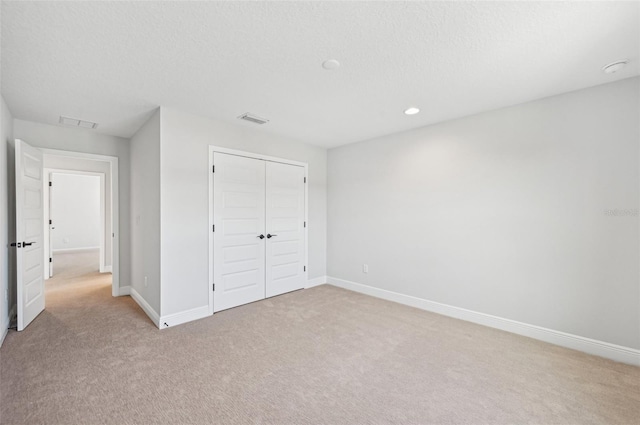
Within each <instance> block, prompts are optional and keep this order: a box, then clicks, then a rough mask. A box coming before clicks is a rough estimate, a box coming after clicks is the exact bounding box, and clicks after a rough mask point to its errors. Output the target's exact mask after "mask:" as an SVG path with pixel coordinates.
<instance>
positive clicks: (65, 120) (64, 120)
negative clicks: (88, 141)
mask: <svg viewBox="0 0 640 425" xmlns="http://www.w3.org/2000/svg"><path fill="white" fill-rule="evenodd" d="M59 122H60V124H64V125H69V126H71V127H82V128H90V129H96V128H98V123H95V122H91V121H83V120H79V119H77V118H69V117H63V116H62V115H61V116H60V120H59Z"/></svg>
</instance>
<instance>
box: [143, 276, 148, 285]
mask: <svg viewBox="0 0 640 425" xmlns="http://www.w3.org/2000/svg"><path fill="white" fill-rule="evenodd" d="M147 286H149V279H148V278H147V276H145V277H144V287H145V288H146V287H147Z"/></svg>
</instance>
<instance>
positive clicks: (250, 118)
mask: <svg viewBox="0 0 640 425" xmlns="http://www.w3.org/2000/svg"><path fill="white" fill-rule="evenodd" d="M238 118H239V119H241V120H245V121H249V122H252V123H254V124H266V123H268V122H269V120H268V119H266V118H260V117H259V116H257V115H253V114H250V113H248V112H247V113H246V114H242V115H240V116H239V117H238Z"/></svg>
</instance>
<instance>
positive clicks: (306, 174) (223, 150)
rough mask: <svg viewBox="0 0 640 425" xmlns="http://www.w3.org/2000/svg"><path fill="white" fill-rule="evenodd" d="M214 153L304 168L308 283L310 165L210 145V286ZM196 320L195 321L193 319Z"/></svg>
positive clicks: (211, 307) (210, 270)
mask: <svg viewBox="0 0 640 425" xmlns="http://www.w3.org/2000/svg"><path fill="white" fill-rule="evenodd" d="M214 152H218V153H226V154H230V155H236V156H244V157H247V158H253V159H261V160H263V161H271V162H278V163H281V164H289V165H296V166H298V167H302V168H304V179H305V181H306V183H305V185H304V221H305V223H307V225H306V227H305V228H304V264H305V266H306V271H305V272H304V279H305V280H306V281H307V282H308V278H309V226H310V225H311V224H310V222H309V164H308V163H306V162H300V161H293V160H289V159H284V158H278V157H275V156H268V155H261V154H257V153H253V152H246V151H240V150H236V149H229V148H223V147H219V146H214V145H209V171H208V173H209V229H208V230H209V282H208V284H209V285H212V284H213V283H214V282H213V276H214V270H213V267H214V264H213V237H214V235H213V231H212V229H213V226H214V224H215V221H214V217H213V191H214V187H213V185H214V176H215V173H213V172H212V167H213V166H214V165H215V164H214V163H213V154H214ZM305 287H308V286H305ZM208 291H209V315H212V314H213V297H214V293H213V290H209V289H208ZM193 320H195V319H193Z"/></svg>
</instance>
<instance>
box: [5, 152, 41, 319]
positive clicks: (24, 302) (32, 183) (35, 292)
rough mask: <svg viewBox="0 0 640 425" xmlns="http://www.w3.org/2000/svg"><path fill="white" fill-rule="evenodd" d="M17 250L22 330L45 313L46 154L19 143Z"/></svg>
mask: <svg viewBox="0 0 640 425" xmlns="http://www.w3.org/2000/svg"><path fill="white" fill-rule="evenodd" d="M15 153H16V158H15V163H16V242H15V243H13V244H12V246H14V247H15V249H16V271H17V273H16V274H17V291H16V292H17V306H16V307H17V314H18V330H19V331H21V330H23V329H24V328H25V327H26V326H27V325H28V324H29V323H31V321H33V319H35V318H36V316H37V315H38V314H40V313H41V312H42V311H43V310H44V278H43V275H42V270H43V264H42V261H43V256H44V252H43V249H44V227H43V223H42V220H43V217H44V211H43V193H42V192H43V190H42V178H43V176H42V174H43V170H42V152H40V150H38V149H36V148H34V147H31V146H29V145H28V144H26V143H25V142H23V141H22V140H16V151H15Z"/></svg>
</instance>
